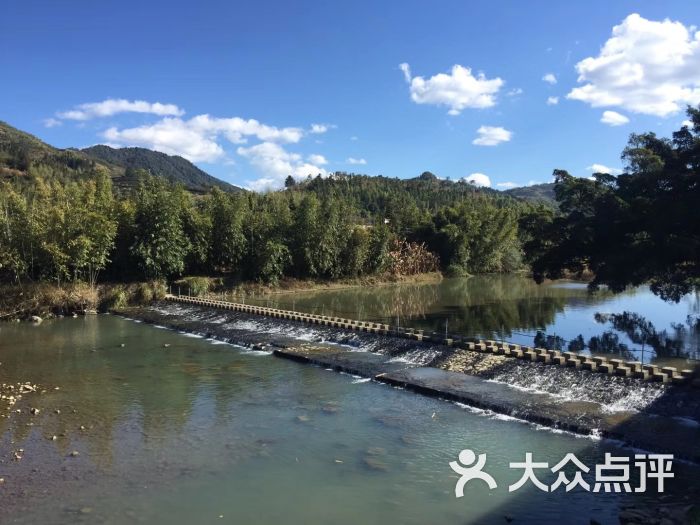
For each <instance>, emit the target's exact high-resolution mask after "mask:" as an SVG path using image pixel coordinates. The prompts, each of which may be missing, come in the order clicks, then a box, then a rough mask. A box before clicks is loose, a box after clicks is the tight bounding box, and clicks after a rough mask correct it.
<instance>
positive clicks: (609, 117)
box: [600, 110, 630, 126]
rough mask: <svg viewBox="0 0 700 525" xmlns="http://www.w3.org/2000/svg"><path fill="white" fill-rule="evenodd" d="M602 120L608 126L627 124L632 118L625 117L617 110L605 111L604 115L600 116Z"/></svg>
mask: <svg viewBox="0 0 700 525" xmlns="http://www.w3.org/2000/svg"><path fill="white" fill-rule="evenodd" d="M600 121H601V122H602V123H603V124H607V125H608V126H622V125H624V124H627V123H628V122H629V121H630V119H628V118H627V117H625V116H624V115H623V114H621V113H618V112H617V111H610V110H607V111H603V116H602V117H600Z"/></svg>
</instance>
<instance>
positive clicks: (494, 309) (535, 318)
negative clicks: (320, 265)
mask: <svg viewBox="0 0 700 525" xmlns="http://www.w3.org/2000/svg"><path fill="white" fill-rule="evenodd" d="M247 300H248V302H252V303H257V304H261V305H271V306H278V307H280V308H289V309H296V310H300V311H308V312H316V313H324V314H335V315H341V316H346V317H350V318H355V319H362V320H364V319H366V320H376V321H383V322H385V323H391V324H396V323H397V322H398V323H399V324H400V325H406V326H411V327H415V328H424V329H428V330H436V331H440V332H443V331H445V329H446V328H447V330H448V331H449V332H454V333H458V334H462V335H465V336H471V337H483V338H493V339H506V340H508V341H511V342H516V343H520V344H527V345H532V344H533V342H534V336H535V335H536V333H537V331H538V330H541V331H543V332H545V333H546V334H548V335H556V336H559V337H561V338H563V339H564V340H566V341H567V342H568V341H570V340H571V339H573V338H575V337H576V336H578V335H579V334H581V335H583V338H584V339H585V341H586V342H587V341H588V340H589V339H590V338H591V337H592V336H600V335H601V334H602V333H603V332H605V331H606V330H612V331H613V332H614V333H615V334H616V335H618V337H619V340H620V342H621V343H624V344H626V345H627V346H628V347H629V348H630V350H631V353H632V354H633V356H630V357H633V358H636V359H640V360H641V359H642V357H643V360H644V362H648V361H657V360H658V361H662V362H672V363H673V364H675V365H678V366H683V361H684V360H686V359H687V358H692V359H694V360H697V359H700V338H699V337H698V335H699V334H698V333H697V332H693V331H691V330H688V329H687V324H686V321H687V318H688V316H692V317H697V316H698V315H700V298H699V297H698V296H687V297H685V298H684V299H683V300H682V301H681V302H680V303H677V304H676V303H667V302H664V301H662V300H661V299H659V298H658V297H656V296H654V295H653V294H652V293H651V292H650V291H649V289H648V288H647V287H640V288H636V289H634V290H630V291H627V292H625V293H623V294H619V295H613V294H610V293H606V292H599V293H596V294H590V293H589V292H588V291H587V289H586V285H585V284H584V283H577V282H569V281H559V282H554V283H547V284H542V285H537V284H535V283H534V281H532V280H531V279H529V278H527V277H522V276H513V275H506V276H475V277H470V278H466V279H444V280H442V281H441V282H439V283H427V284H398V285H386V286H376V287H365V288H347V289H343V290H334V291H319V292H313V293H301V294H300V293H295V294H276V295H271V296H265V297H258V298H253V299H250V298H249V299H247ZM624 311H629V312H634V313H637V314H639V315H641V316H643V317H644V318H645V319H646V320H647V321H650V322H651V323H653V325H654V328H655V329H656V330H657V331H658V332H661V331H664V330H665V331H666V332H667V334H668V335H669V336H670V337H673V338H675V337H678V338H679V339H680V341H681V348H680V351H679V352H675V351H674V352H667V353H665V355H659V356H656V355H655V354H654V352H653V351H652V350H650V348H649V346H646V347H645V349H644V355H642V346H641V345H639V344H635V343H634V342H632V341H631V340H630V339H629V338H628V337H627V336H626V335H625V334H624V333H622V332H618V331H615V330H614V329H613V328H612V327H611V326H610V324H603V323H599V322H597V321H596V319H595V314H596V313H604V314H611V313H622V312H624ZM678 323H680V324H682V325H685V328H686V329H685V331H684V332H683V333H681V334H678V333H677V332H676V330H675V329H674V328H673V325H674V324H678ZM679 357H680V358H681V359H680V360H679V359H677V358H679Z"/></svg>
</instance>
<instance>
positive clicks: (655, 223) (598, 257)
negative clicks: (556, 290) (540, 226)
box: [533, 108, 700, 301]
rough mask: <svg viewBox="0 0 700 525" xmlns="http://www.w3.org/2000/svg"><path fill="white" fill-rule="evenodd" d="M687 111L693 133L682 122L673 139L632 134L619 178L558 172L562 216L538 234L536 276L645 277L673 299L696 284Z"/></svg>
mask: <svg viewBox="0 0 700 525" xmlns="http://www.w3.org/2000/svg"><path fill="white" fill-rule="evenodd" d="M688 116H689V117H690V119H691V122H692V130H691V129H690V128H689V127H687V126H683V127H682V128H681V129H680V130H679V131H677V132H675V133H674V134H673V139H671V140H669V139H664V138H658V137H657V136H656V135H655V134H654V133H644V134H640V135H636V134H633V135H632V136H631V137H630V140H629V143H628V145H627V147H626V148H625V150H624V152H623V154H622V159H623V160H624V161H625V163H626V167H625V172H624V173H623V174H621V175H619V176H617V177H613V176H611V175H608V174H595V175H594V180H592V181H591V180H586V179H578V178H575V177H572V176H571V175H569V174H568V173H566V172H563V171H559V170H557V171H555V177H556V186H555V192H556V198H557V201H558V202H559V205H560V209H561V211H562V216H561V217H557V218H555V219H554V220H553V221H552V222H551V224H550V225H549V226H548V227H547V228H546V230H545V231H544V232H543V236H544V238H545V239H546V241H545V242H544V243H543V246H542V247H541V248H542V251H541V253H540V254H539V255H538V256H537V257H536V258H535V260H534V262H533V273H534V276H535V279H537V280H538V281H541V280H542V279H544V278H557V277H560V276H562V275H563V274H564V273H565V272H567V271H573V272H581V271H584V270H590V271H591V272H592V273H593V275H594V278H593V280H592V282H591V284H590V286H591V288H593V289H596V288H597V287H599V286H601V285H606V286H608V287H609V288H610V289H611V290H612V291H615V292H619V291H621V290H623V289H625V288H626V287H628V286H638V285H640V284H642V283H646V282H649V283H650V285H651V290H652V291H653V292H654V293H655V294H657V295H659V296H660V297H661V298H663V299H665V300H670V301H679V300H680V298H681V297H682V296H683V295H685V294H687V293H690V292H691V291H693V290H698V289H700V206H698V203H700V178H699V176H700V110H698V109H695V108H688Z"/></svg>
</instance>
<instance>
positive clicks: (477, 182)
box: [464, 173, 491, 188]
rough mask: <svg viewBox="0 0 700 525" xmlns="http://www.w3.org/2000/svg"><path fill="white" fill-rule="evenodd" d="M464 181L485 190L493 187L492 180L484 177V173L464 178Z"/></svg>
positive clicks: (486, 176)
mask: <svg viewBox="0 0 700 525" xmlns="http://www.w3.org/2000/svg"><path fill="white" fill-rule="evenodd" d="M464 180H466V181H467V182H468V183H470V184H473V185H474V186H480V187H485V188H490V187H491V179H489V177H488V175H484V174H483V173H472V174H471V175H468V176H467V177H464Z"/></svg>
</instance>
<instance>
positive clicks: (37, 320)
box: [30, 315, 43, 324]
mask: <svg viewBox="0 0 700 525" xmlns="http://www.w3.org/2000/svg"><path fill="white" fill-rule="evenodd" d="M30 319H31V321H32V323H34V324H39V323H41V322H42V321H43V319H42V318H41V317H39V316H38V315H32V316H31V317H30Z"/></svg>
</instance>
